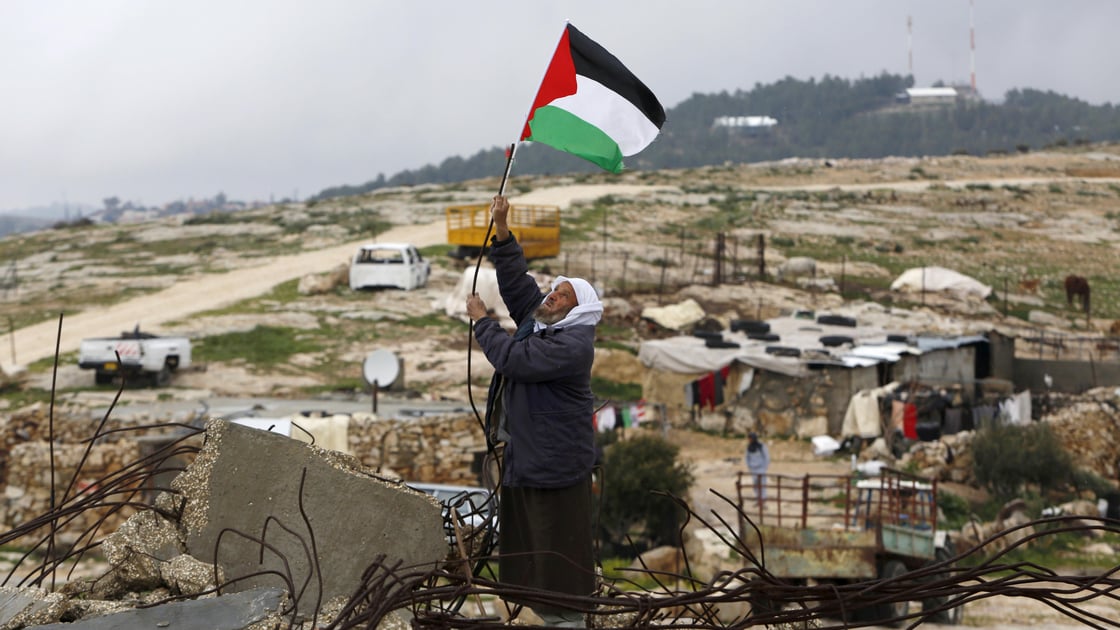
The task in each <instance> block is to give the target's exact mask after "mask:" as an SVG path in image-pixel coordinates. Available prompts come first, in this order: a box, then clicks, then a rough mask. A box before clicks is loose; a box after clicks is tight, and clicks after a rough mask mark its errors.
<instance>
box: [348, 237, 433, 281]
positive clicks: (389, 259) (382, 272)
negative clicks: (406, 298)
mask: <svg viewBox="0 0 1120 630" xmlns="http://www.w3.org/2000/svg"><path fill="white" fill-rule="evenodd" d="M431 272H432V267H431V263H429V262H428V261H427V260H424V257H423V256H421V255H420V251H419V250H417V249H416V247H415V246H414V245H410V244H408V243H371V244H369V245H362V246H361V247H360V248H359V249H358V252H357V253H356V254H354V258H353V260H351V261H350V288H351V289H354V290H355V291H357V290H359V289H373V288H380V287H397V288H399V289H404V290H405V291H411V290H412V289H419V288H422V287H423V286H424V285H426V284H428V276H429V275H430V274H431Z"/></svg>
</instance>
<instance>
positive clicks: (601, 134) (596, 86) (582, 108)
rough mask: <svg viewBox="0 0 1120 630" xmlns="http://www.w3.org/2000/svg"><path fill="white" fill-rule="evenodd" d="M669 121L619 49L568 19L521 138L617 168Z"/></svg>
mask: <svg viewBox="0 0 1120 630" xmlns="http://www.w3.org/2000/svg"><path fill="white" fill-rule="evenodd" d="M664 123H665V109H664V108H663V107H661V103H659V102H658V101H657V97H656V96H654V95H653V92H651V91H650V89H649V88H647V87H646V86H645V84H644V83H642V82H641V81H639V80H638V77H636V76H634V74H633V73H632V72H630V71H629V70H628V69H627V68H626V66H624V65H622V62H621V61H619V60H618V59H617V58H616V57H615V56H614V55H612V54H610V53H609V52H607V51H606V49H604V48H603V47H602V46H600V45H599V44H597V43H595V42H594V41H592V40H591V38H589V37H587V36H586V35H584V34H583V33H581V32H579V31H578V30H576V27H574V26H572V25H571V24H567V25H566V26H565V28H564V34H563V35H562V36H561V37H560V44H559V45H558V46H557V47H556V52H555V53H554V54H553V56H552V61H551V62H550V63H549V64H548V71H547V72H546V73H545V76H544V80H543V81H542V82H541V87H540V90H539V91H538V92H537V98H536V99H535V100H534V101H533V107H532V109H531V110H530V111H529V118H528V120H527V121H525V129H524V130H523V131H522V133H521V140H528V141H532V142H541V143H543V144H547V145H549V146H551V147H553V148H555V149H558V150H560V151H565V152H568V153H572V154H574V155H578V156H579V157H581V158H583V159H585V160H588V161H590V162H594V163H595V164H598V165H599V166H600V167H602V168H604V169H606V170H608V171H611V172H613V173H620V172H622V168H623V166H622V157H623V156H624V155H634V154H635V153H637V152H639V151H641V150H642V149H644V148H646V147H647V146H649V144H650V143H651V142H653V140H654V138H656V137H657V133H658V132H659V131H660V130H661V125H663V124H664Z"/></svg>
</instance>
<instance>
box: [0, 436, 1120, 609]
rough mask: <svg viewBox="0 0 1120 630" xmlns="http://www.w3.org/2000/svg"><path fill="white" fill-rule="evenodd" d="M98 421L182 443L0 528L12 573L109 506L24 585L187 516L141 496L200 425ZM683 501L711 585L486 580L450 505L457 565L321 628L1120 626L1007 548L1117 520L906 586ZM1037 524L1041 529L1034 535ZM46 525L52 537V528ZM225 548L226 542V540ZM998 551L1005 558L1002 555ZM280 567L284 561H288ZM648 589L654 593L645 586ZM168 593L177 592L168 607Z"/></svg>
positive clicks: (366, 598) (1070, 586)
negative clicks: (773, 553) (784, 560)
mask: <svg viewBox="0 0 1120 630" xmlns="http://www.w3.org/2000/svg"><path fill="white" fill-rule="evenodd" d="M103 426H104V424H102V425H99V426H98V428H97V429H96V430H95V435H94V436H93V437H92V438H90V440H91V441H92V440H95V439H97V438H98V437H104V436H105V435H107V434H109V433H115V432H125V431H136V430H142V431H147V430H159V431H165V430H171V429H174V430H178V431H180V432H182V433H183V435H182V437H178V438H175V439H173V440H170V441H169V444H168V445H166V446H164V447H163V448H161V449H159V450H157V451H156V452H154V453H152V454H149V455H147V456H143V457H140V458H138V459H137V461H135V462H132V463H130V464H129V465H127V466H126V467H124V468H123V469H122V470H120V471H117V472H115V473H113V474H110V475H105V476H104V477H102V478H100V479H98V480H96V482H95V483H94V484H91V485H90V486H89V487H87V488H84V489H82V490H80V491H77V492H73V493H71V492H70V491H66V492H63V493H62V494H61V496H62V500H61V501H60V502H59V504H58V505H57V506H56V508H55V509H54V510H53V511H51V512H50V513H48V514H44V515H41V516H39V517H37V518H35V519H32V520H30V521H28V522H26V523H23V524H21V525H20V526H18V527H16V528H15V529H13V530H11V531H9V532H6V533H4V534H0V544H13V543H15V544H20V543H23V542H24V541H25V540H26V539H32V540H33V543H32V544H30V545H29V546H28V547H27V549H28V550H27V552H26V553H25V554H24V556H23V558H21V560H20V562H19V563H17V567H13V569H12V570H11V572H10V573H9V576H8V578H9V579H10V578H11V577H12V575H13V574H14V573H15V571H16V570H17V568H18V566H19V565H20V564H23V563H24V562H25V561H27V560H28V559H30V558H31V557H32V556H34V555H35V551H36V550H41V549H42V548H43V547H44V545H46V544H47V540H48V538H49V537H50V536H52V535H54V534H56V533H57V528H62V527H65V526H66V525H67V524H68V523H70V522H73V521H74V520H75V519H77V518H78V517H79V516H80V515H81V514H82V513H83V512H85V511H86V510H107V512H106V513H103V514H100V515H99V516H98V518H97V519H96V521H95V523H94V525H91V526H89V527H87V528H86V529H84V530H82V532H81V533H80V535H79V537H78V540H77V542H76V543H74V544H73V546H71V547H70V549H68V550H67V551H65V552H64V553H61V554H58V557H52V556H49V555H45V554H44V555H43V557H42V559H41V564H40V566H38V567H33V568H32V569H31V570H30V571H29V572H28V573H26V574H25V576H24V577H23V579H22V580H21V582H20V583H21V584H24V583H28V584H41V583H42V582H43V580H44V579H46V578H47V577H48V576H50V575H52V574H53V573H54V571H56V570H57V569H58V568H59V567H61V566H62V565H63V564H65V563H66V562H73V563H75V564H76V563H77V562H78V561H79V560H80V559H81V557H82V556H83V555H84V554H85V553H87V552H88V551H90V550H92V549H94V548H96V547H97V546H98V545H100V543H101V540H100V539H99V534H100V531H99V530H100V528H101V527H102V526H103V524H104V522H105V520H106V518H108V515H109V514H112V513H116V512H117V511H119V510H121V509H124V508H126V507H131V508H134V509H137V510H145V509H150V510H156V511H157V512H158V513H159V515H160V516H162V517H164V518H169V519H173V520H174V519H177V518H178V517H179V514H178V513H177V512H176V511H168V510H166V509H160V508H158V507H156V502H155V501H145V500H142V496H141V490H142V489H143V488H147V489H149V490H156V491H160V492H173V491H172V490H170V489H168V488H153V487H151V484H152V481H153V480H154V477H155V475H157V474H159V473H162V472H167V471H177V470H179V468H178V467H176V466H172V465H170V464H169V462H170V461H171V460H172V458H173V457H175V456H177V455H184V454H194V453H196V452H197V447H196V446H192V445H190V444H188V443H186V442H187V440H189V439H190V438H192V437H194V436H195V435H197V432H198V429H197V428H193V427H190V426H189V425H183V424H179V423H167V424H152V425H145V426H143V427H133V428H129V429H123V428H114V429H111V430H108V431H105V430H104V429H103ZM80 472H81V469H80V467H79V469H78V470H76V471H75V473H74V475H75V476H77V475H79V474H80ZM66 484H67V487H68V488H70V489H73V488H74V487H75V486H74V482H73V479H71V480H68V481H66ZM301 486H302V484H301ZM301 494H302V488H301ZM713 494H716V496H718V497H720V498H721V499H722V500H724V501H725V502H727V503H728V504H729V505H731V506H732V508H734V509H735V510H736V512H737V517H738V518H741V519H742V520H743V521H744V522H746V523H748V524H749V525H750V526H751V527H755V525H754V522H753V521H752V520H751V519H750V517H749V516H748V515H747V514H745V513H743V511H742V510H741V509H740V508H739V507H738V506H737V505H736V504H735V503H734V502H733V501H732V500H730V499H728V498H726V497H723V496H722V495H719V494H718V493H714V492H713ZM670 498H672V497H670ZM674 500H676V501H677V502H678V504H679V505H680V506H681V507H682V508H683V509H684V510H686V512H687V515H688V518H689V519H690V520H694V521H696V522H697V525H698V526H699V527H703V528H707V529H709V530H711V531H713V532H715V533H716V535H717V536H718V537H719V538H720V539H721V540H722V541H723V542H724V544H726V545H727V547H728V551H729V552H732V553H735V554H738V556H739V557H741V558H742V559H743V560H742V566H741V568H739V569H737V570H735V571H725V572H722V573H720V574H718V575H716V576H714V577H713V578H711V579H710V580H708V581H705V582H702V581H699V580H697V579H695V578H692V577H690V574H691V566H690V565H689V559H688V557H687V554H686V556H685V563H686V564H685V571H684V572H683V573H680V574H677V573H671V572H663V571H656V570H652V569H648V568H643V569H636V570H631V571H630V572H629V573H628V574H626V575H625V576H624V577H622V578H617V579H603V580H602V581H601V587H600V589H599V592H597V593H595V594H593V595H587V596H572V595H562V594H558V593H553V592H548V591H540V590H536V589H530V588H525V587H519V586H513V585H509V584H503V583H501V582H500V581H498V580H497V579H496V577H495V576H493V575H490V576H484V575H482V574H481V572H480V571H479V570H478V569H479V567H484V568H485V567H489V564H488V562H489V561H493V560H494V559H496V556H495V555H493V553H492V551H493V549H492V546H493V542H494V535H495V533H496V532H495V526H496V519H495V513H496V510H494V509H493V507H492V506H490V509H488V510H485V511H482V508H483V507H485V506H475V508H476V509H478V510H479V511H478V512H477V513H472V511H470V510H466V509H464V510H462V511H460V510H458V509H455V506H453V507H451V509H449V510H447V512H446V514H445V516H446V518H449V519H452V521H451V522H449V523H448V524H447V525H448V526H449V527H451V528H452V529H451V530H450V531H453V532H454V533H455V535H456V539H455V544H454V547H453V549H458V550H459V551H458V553H457V554H454V555H453V556H452V561H449V562H445V563H441V564H440V565H439V566H437V567H432V566H430V565H428V566H424V567H402V566H400V564H399V563H398V564H389V563H388V562H387V561H386V560H385V558H383V557H382V558H377V559H375V560H374V561H373V562H372V563H371V564H370V565H369V568H368V569H367V570H366V572H365V573H364V575H363V576H362V581H361V583H360V585H359V586H358V587H357V588H355V590H354V591H353V593H352V595H351V596H350V597H349V598H348V601H347V602H346V604H345V606H344V607H343V608H342V612H341V613H340V614H338V615H337V616H336V618H335V619H334V620H333V621H331V622H330V625H328V626H326V627H328V628H331V629H337V630H349V629H358V628H375V627H377V625H378V624H379V623H380V622H381V621H382V620H384V619H385V617H386V616H387V615H389V614H390V613H392V612H393V611H398V610H399V611H407V612H408V613H409V614H410V615H411V616H412V619H413V621H412V623H413V624H414V625H415V626H416V627H448V628H460V627H464V628H465V627H504V626H508V625H511V622H510V621H508V618H509V617H511V616H516V614H517V612H518V608H517V607H515V606H513V607H511V608H510V609H509V610H508V611H507V612H506V613H505V614H503V615H492V616H486V614H483V613H478V614H474V615H473V616H468V615H465V614H462V613H461V612H460V607H461V606H462V604H463V603H464V602H465V601H470V600H481V599H483V598H487V599H491V598H497V599H501V600H517V601H519V602H523V603H526V604H527V605H535V604H541V605H546V606H550V607H554V608H555V607H563V608H567V609H570V610H575V611H579V612H582V613H585V614H587V615H588V616H589V617H591V618H593V621H592V625H596V626H605V625H608V624H609V625H611V626H612V627H623V628H646V627H653V626H658V627H676V628H745V627H751V626H758V625H763V624H765V625H774V624H799V623H806V622H810V621H812V622H815V623H817V624H819V626H818V627H820V628H825V629H829V628H854V627H861V626H867V625H874V624H881V623H887V622H890V621H898V622H902V623H904V624H907V625H908V626H909V627H913V626H916V625H917V624H918V623H920V622H921V621H922V620H923V619H926V618H928V617H929V616H931V615H934V614H936V613H937V612H939V611H941V610H945V609H947V608H948V607H951V606H959V605H964V604H968V603H970V602H975V601H979V600H982V599H986V598H990V597H996V596H1013V597H1024V598H1029V599H1032V600H1035V601H1039V602H1041V603H1043V604H1045V605H1047V606H1049V607H1050V608H1052V609H1054V610H1055V611H1057V612H1059V613H1061V614H1062V615H1064V616H1066V617H1067V618H1069V619H1071V620H1074V621H1076V622H1078V623H1081V624H1083V625H1085V626H1087V627H1092V628H1120V622H1118V621H1114V620H1111V619H1108V618H1105V617H1103V616H1101V615H1100V614H1097V613H1094V612H1093V611H1091V610H1090V609H1088V608H1087V607H1086V606H1085V604H1086V602H1088V601H1090V600H1092V599H1096V598H1106V599H1109V600H1112V601H1118V602H1120V595H1118V590H1120V578H1118V577H1117V573H1118V572H1120V566H1117V567H1113V568H1111V569H1109V570H1106V571H1103V572H1101V573H1100V574H1097V575H1088V576H1084V575H1077V576H1071V575H1061V574H1059V573H1057V572H1055V571H1053V570H1051V569H1048V568H1046V567H1042V566H1037V565H1033V564H1030V563H1024V562H1011V561H1008V560H1007V557H1008V554H1009V553H1010V552H1011V551H1013V550H1015V549H1018V548H1021V547H1023V546H1026V545H1029V544H1032V543H1033V542H1035V541H1037V540H1039V539H1042V538H1044V537H1048V536H1055V535H1059V534H1063V533H1082V534H1084V533H1089V532H1092V531H1099V532H1110V533H1120V522H1118V521H1116V520H1110V519H1102V518H1089V517H1074V516H1059V517H1052V518H1046V519H1040V520H1036V521H1032V522H1030V523H1027V524H1024V525H1021V526H1019V527H1015V528H1012V529H1008V530H1006V531H1003V532H1000V533H999V534H996V535H994V536H992V537H990V538H988V539H986V540H984V541H982V542H981V543H979V544H978V545H976V546H974V547H971V548H969V549H967V550H964V551H963V552H962V553H960V554H958V555H957V556H955V557H953V558H947V559H944V560H942V561H937V562H930V563H929V564H927V565H926V566H923V567H920V568H918V569H916V570H914V571H911V572H909V573H907V574H905V575H903V576H902V577H901V578H897V579H880V580H870V581H864V582H850V583H839V582H838V583H826V584H802V583H797V582H792V581H787V580H782V579H780V578H778V577H776V576H774V575H772V574H771V573H769V572H768V571H767V570H766V568H765V561H764V559H765V554H764V553H759V554H758V555H755V553H754V552H753V551H752V550H751V548H750V547H749V546H748V545H747V544H745V542H744V540H743V539H742V538H741V536H740V534H739V533H738V530H739V528H738V521H735V520H732V521H730V522H729V520H728V519H726V518H725V517H724V516H723V515H721V514H718V513H716V512H715V511H712V513H711V515H709V516H708V517H704V516H702V515H700V514H697V513H696V512H694V511H693V510H692V509H691V508H689V506H688V505H687V504H686V503H685V502H684V501H682V500H680V499H674ZM301 515H302V516H303V521H304V522H303V525H304V528H305V529H306V531H304V532H300V533H298V534H297V533H296V532H295V531H292V529H291V528H287V527H286V526H283V525H282V524H280V523H278V522H277V523H276V525H277V526H281V527H284V528H285V529H286V531H288V532H289V533H290V534H292V535H298V536H299V537H300V538H301V540H305V539H304V538H303V537H304V536H306V537H307V538H306V540H307V542H306V543H304V549H305V554H306V555H307V557H309V558H312V559H315V558H317V556H318V553H317V545H318V544H317V543H316V542H315V538H314V535H313V532H311V531H310V519H309V518H308V515H307V514H305V513H304V512H303V510H302V505H301ZM472 517H479V518H480V519H482V522H483V526H481V527H473V528H472V527H470V526H469V523H470V522H472V521H475V519H473V518H472ZM1029 528H1033V532H1032V531H1031V530H1030V529H1029ZM267 530H268V523H264V524H262V529H261V532H260V534H259V535H256V536H254V535H252V534H248V533H245V532H237V531H233V530H229V531H228V532H225V534H227V535H236V536H239V537H241V538H244V539H248V540H250V541H253V542H254V543H256V544H259V545H261V549H262V553H263V552H264V550H265V549H269V550H270V551H271V553H273V554H279V553H280V552H279V551H277V550H275V548H272V547H270V546H269V545H268V543H267V541H266V540H265V538H266V536H267ZM44 531H47V532H48V533H47V534H44V533H43V532H44ZM682 531H683V527H682ZM1027 532H1030V533H1027ZM36 537H38V538H36ZM332 542H334V543H336V544H338V543H339V541H332ZM763 542H765V541H763ZM216 546H220V541H219V543H218V544H217V545H216ZM996 549H998V551H993V550H996ZM763 551H764V550H763ZM218 553H219V550H218V549H215V554H216V555H217V554H218ZM282 561H283V562H284V563H285V564H284V566H286V560H284V559H282ZM310 571H311V572H312V575H309V576H307V577H306V578H303V579H300V580H297V579H295V578H294V577H293V576H292V575H291V574H290V571H289V572H288V573H287V574H283V573H282V572H273V573H275V574H276V575H277V576H278V577H279V578H280V579H281V581H282V582H283V583H284V584H286V585H287V588H288V589H289V593H290V595H291V598H290V601H289V606H288V608H287V610H286V612H287V613H290V614H291V617H292V619H293V621H291V622H290V623H296V622H295V621H294V618H295V617H296V612H297V611H298V610H308V611H313V614H312V617H313V618H317V617H318V616H319V615H320V612H321V611H320V606H321V602H319V601H314V602H301V601H300V600H302V599H304V597H303V594H305V593H306V590H307V586H308V582H307V580H310V579H313V578H314V577H316V575H315V574H317V573H318V572H319V571H320V568H319V567H318V565H317V563H316V562H315V561H313V562H312V563H311V567H310ZM215 575H216V574H215ZM248 577H249V576H240V577H238V578H237V579H235V580H230V581H227V582H226V583H224V584H221V585H219V586H218V588H217V589H215V590H217V591H218V592H221V591H222V590H223V589H226V590H228V589H230V588H232V587H235V585H236V583H237V582H240V581H243V580H245V579H247V578H248ZM6 581H7V580H5V582H6ZM650 582H652V583H653V584H654V585H655V586H653V587H649V586H642V584H649V583H650ZM297 584H302V585H301V586H297ZM674 585H677V586H674ZM172 599H178V598H177V597H173V598H168V599H167V600H163V601H171V600H172ZM915 600H924V601H927V602H929V601H932V602H934V605H932V606H927V607H926V608H925V610H921V611H915V612H912V613H909V614H908V615H905V616H900V617H896V618H891V619H886V618H882V617H880V618H877V619H875V618H870V617H866V615H865V613H867V611H870V610H877V609H881V608H882V607H883V606H885V605H889V604H892V603H897V602H909V601H915ZM744 601H749V602H752V603H754V604H756V605H755V606H754V608H753V610H751V611H750V612H749V613H744V614H742V615H739V616H737V617H733V618H726V617H721V616H720V614H719V611H720V609H721V607H725V606H726V605H728V604H732V603H740V602H744ZM520 623H521V622H519V624H520Z"/></svg>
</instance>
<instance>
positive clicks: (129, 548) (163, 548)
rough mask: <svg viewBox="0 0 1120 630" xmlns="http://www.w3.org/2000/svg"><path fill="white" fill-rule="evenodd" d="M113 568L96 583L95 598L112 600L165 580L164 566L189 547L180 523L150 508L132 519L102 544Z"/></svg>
mask: <svg viewBox="0 0 1120 630" xmlns="http://www.w3.org/2000/svg"><path fill="white" fill-rule="evenodd" d="M101 549H102V551H103V552H104V553H105V559H106V560H108V561H109V564H110V566H112V569H110V570H109V572H108V573H107V574H106V575H105V576H104V577H103V578H102V579H100V580H98V581H97V582H96V583H95V584H94V585H93V593H92V595H93V597H95V598H97V599H112V598H114V597H116V596H118V595H120V594H121V593H125V592H128V591H144V590H149V589H152V588H156V587H157V586H159V585H160V584H162V583H163V579H162V577H161V575H160V565H161V564H162V563H164V562H167V561H169V560H171V559H172V558H174V557H176V556H178V555H180V554H182V553H183V551H184V550H185V547H184V545H183V541H182V533H181V532H180V531H179V528H178V525H177V524H176V523H174V522H172V521H169V520H167V519H165V518H164V517H163V516H161V515H159V514H158V513H156V512H154V511H151V510H146V511H144V512H138V513H136V514H133V515H132V516H130V517H129V518H128V520H127V521H125V522H124V524H122V525H121V527H120V528H119V529H117V531H115V532H113V533H112V534H109V535H108V536H106V537H105V541H104V543H102V546H101Z"/></svg>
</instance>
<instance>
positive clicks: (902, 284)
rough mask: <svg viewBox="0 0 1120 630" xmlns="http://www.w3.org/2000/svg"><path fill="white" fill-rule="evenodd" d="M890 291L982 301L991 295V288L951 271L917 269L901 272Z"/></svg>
mask: <svg viewBox="0 0 1120 630" xmlns="http://www.w3.org/2000/svg"><path fill="white" fill-rule="evenodd" d="M891 291H906V292H919V291H933V292H941V291H944V292H947V293H953V294H955V295H960V296H963V297H968V296H972V297H977V298H980V299H982V300H984V299H987V298H988V296H989V295H991V294H992V287H990V286H988V285H986V284H983V283H981V282H980V281H978V280H975V279H973V278H970V277H968V276H966V275H964V274H963V273H960V272H957V271H953V270H952V269H946V268H944V267H917V268H914V269H907V270H906V271H904V272H902V275H900V276H899V277H898V278H897V279H895V281H894V282H892V283H891Z"/></svg>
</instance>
